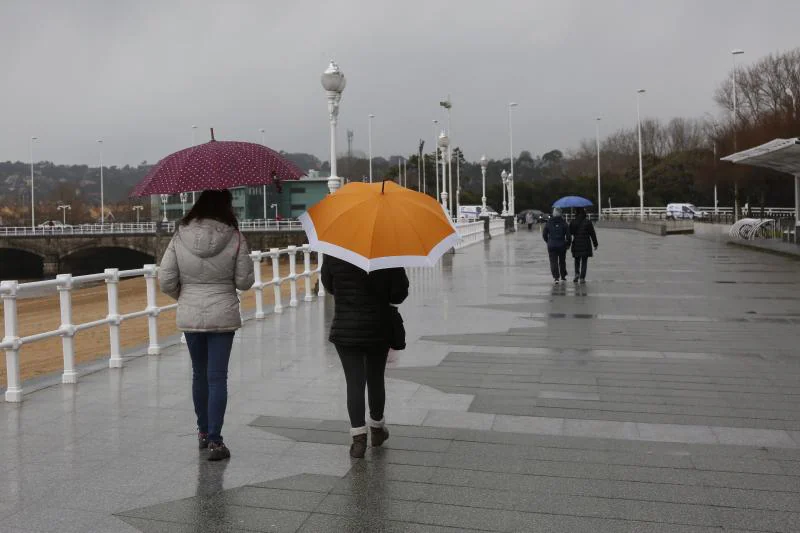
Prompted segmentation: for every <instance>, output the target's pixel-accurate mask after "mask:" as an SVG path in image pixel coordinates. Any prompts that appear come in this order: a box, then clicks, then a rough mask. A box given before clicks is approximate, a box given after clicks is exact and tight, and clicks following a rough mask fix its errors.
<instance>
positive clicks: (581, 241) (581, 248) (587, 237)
mask: <svg viewBox="0 0 800 533" xmlns="http://www.w3.org/2000/svg"><path fill="white" fill-rule="evenodd" d="M569 232H570V234H571V235H572V256H573V257H592V255H593V252H592V246H593V245H594V247H595V248H597V234H596V233H595V231H594V225H593V224H592V221H591V220H589V219H588V218H586V215H585V214H580V215H578V216H577V218H576V219H575V220H573V221H572V223H570V225H569Z"/></svg>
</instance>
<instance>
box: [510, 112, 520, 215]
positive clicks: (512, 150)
mask: <svg viewBox="0 0 800 533" xmlns="http://www.w3.org/2000/svg"><path fill="white" fill-rule="evenodd" d="M518 105H519V104H518V103H516V102H509V104H508V151H509V155H510V156H511V175H510V177H509V181H510V183H511V189H510V190H509V199H508V200H509V201H508V211H509V214H510V215H513V214H514V210H515V206H514V178H515V177H516V176H515V174H514V128H513V124H512V121H511V110H512V109H514V108H515V107H517V106H518Z"/></svg>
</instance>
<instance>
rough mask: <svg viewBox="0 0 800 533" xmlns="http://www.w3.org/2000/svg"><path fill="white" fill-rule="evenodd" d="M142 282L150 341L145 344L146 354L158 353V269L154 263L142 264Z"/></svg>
mask: <svg viewBox="0 0 800 533" xmlns="http://www.w3.org/2000/svg"><path fill="white" fill-rule="evenodd" d="M144 282H145V285H146V289H147V308H146V309H145V311H147V330H148V337H149V339H150V343H149V344H148V346H147V355H159V354H160V353H161V346H159V344H158V314H159V313H160V310H159V309H158V303H157V301H156V283H157V282H158V269H157V267H156V265H144Z"/></svg>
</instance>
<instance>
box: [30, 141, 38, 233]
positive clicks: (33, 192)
mask: <svg viewBox="0 0 800 533" xmlns="http://www.w3.org/2000/svg"><path fill="white" fill-rule="evenodd" d="M38 140H39V137H31V143H30V147H31V229H33V230H36V197H35V195H36V189H35V188H34V186H33V179H34V178H33V143H35V142H36V141H38Z"/></svg>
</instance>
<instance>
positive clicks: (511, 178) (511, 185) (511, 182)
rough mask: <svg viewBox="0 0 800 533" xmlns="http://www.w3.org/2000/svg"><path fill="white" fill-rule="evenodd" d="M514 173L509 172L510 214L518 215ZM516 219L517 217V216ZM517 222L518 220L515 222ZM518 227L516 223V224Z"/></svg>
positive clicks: (511, 215) (512, 215)
mask: <svg viewBox="0 0 800 533" xmlns="http://www.w3.org/2000/svg"><path fill="white" fill-rule="evenodd" d="M514 196H515V194H514V174H511V173H509V174H508V216H510V217H516V207H515V206H514V203H515V202H514V200H515V198H514ZM515 220H516V218H515ZM515 224H516V222H515ZM514 227H516V225H515V226H514Z"/></svg>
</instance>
